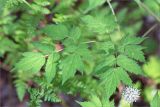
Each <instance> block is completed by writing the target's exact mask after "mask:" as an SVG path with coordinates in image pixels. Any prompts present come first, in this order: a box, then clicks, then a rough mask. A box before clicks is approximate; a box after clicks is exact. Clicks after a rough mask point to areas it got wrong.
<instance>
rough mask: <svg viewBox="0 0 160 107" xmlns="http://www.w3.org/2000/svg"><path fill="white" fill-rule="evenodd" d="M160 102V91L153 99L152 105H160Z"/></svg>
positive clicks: (153, 106)
mask: <svg viewBox="0 0 160 107" xmlns="http://www.w3.org/2000/svg"><path fill="white" fill-rule="evenodd" d="M159 104H160V96H159V95H158V92H157V93H156V94H155V96H154V97H153V100H152V101H151V104H150V105H151V107H159Z"/></svg>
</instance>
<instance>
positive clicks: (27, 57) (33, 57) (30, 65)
mask: <svg viewBox="0 0 160 107" xmlns="http://www.w3.org/2000/svg"><path fill="white" fill-rule="evenodd" d="M44 63H45V56H44V55H42V54H41V53H36V52H26V53H24V54H23V58H22V59H21V60H20V61H19V62H18V63H17V64H16V66H15V69H17V70H22V71H26V72H27V71H31V72H33V73H37V72H38V71H40V69H41V68H42V66H43V65H44Z"/></svg>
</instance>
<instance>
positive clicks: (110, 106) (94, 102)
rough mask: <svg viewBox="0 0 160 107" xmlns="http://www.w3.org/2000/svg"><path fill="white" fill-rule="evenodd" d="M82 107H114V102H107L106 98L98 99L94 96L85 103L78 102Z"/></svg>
mask: <svg viewBox="0 0 160 107" xmlns="http://www.w3.org/2000/svg"><path fill="white" fill-rule="evenodd" d="M78 103H79V104H80V105H81V106H82V107H114V102H113V101H111V102H110V101H109V100H108V99H106V98H102V100H100V98H99V97H98V96H96V95H93V96H92V97H91V98H90V101H85V102H78Z"/></svg>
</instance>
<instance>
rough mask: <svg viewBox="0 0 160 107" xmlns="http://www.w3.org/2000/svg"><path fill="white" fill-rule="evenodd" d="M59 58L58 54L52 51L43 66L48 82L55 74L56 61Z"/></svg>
mask: <svg viewBox="0 0 160 107" xmlns="http://www.w3.org/2000/svg"><path fill="white" fill-rule="evenodd" d="M58 59H59V54H57V53H52V54H50V55H49V57H48V59H47V63H46V67H45V76H46V79H47V81H48V82H51V81H52V80H53V78H54V77H55V74H56V66H57V63H56V61H57V60H58Z"/></svg>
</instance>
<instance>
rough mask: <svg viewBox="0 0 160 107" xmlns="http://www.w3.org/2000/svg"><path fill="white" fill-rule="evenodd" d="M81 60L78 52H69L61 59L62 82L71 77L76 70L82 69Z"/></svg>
mask: <svg viewBox="0 0 160 107" xmlns="http://www.w3.org/2000/svg"><path fill="white" fill-rule="evenodd" d="M83 66H84V65H83V62H82V59H81V57H80V56H79V55H78V54H71V55H69V56H67V57H66V58H65V59H64V60H62V62H61V65H60V67H61V68H62V83H64V82H65V81H66V80H68V79H69V78H71V77H73V76H74V74H75V73H76V70H81V69H83V68H84V67H83Z"/></svg>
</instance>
